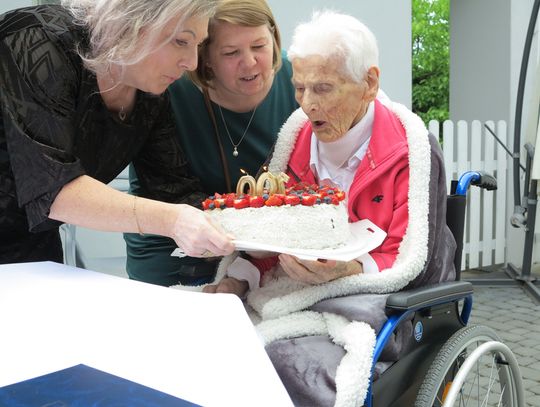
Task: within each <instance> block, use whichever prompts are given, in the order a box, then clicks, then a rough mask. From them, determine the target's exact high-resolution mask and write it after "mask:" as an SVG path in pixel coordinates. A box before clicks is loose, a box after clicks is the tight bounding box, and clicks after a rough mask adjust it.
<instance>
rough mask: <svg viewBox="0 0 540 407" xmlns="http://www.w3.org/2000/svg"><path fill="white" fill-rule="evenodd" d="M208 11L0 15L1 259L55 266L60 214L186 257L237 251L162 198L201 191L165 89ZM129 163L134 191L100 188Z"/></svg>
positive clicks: (165, 7)
mask: <svg viewBox="0 0 540 407" xmlns="http://www.w3.org/2000/svg"><path fill="white" fill-rule="evenodd" d="M214 11H215V1H212V0H131V1H123V0H106V1H102V0H95V1H92V0H69V1H64V2H63V4H62V5H44V6H36V7H27V8H23V9H18V10H13V11H10V12H7V13H5V14H3V15H0V88H1V89H2V92H1V93H0V112H1V115H0V208H1V210H0V263H12V262H23V261H43V260H52V261H58V262H61V261H62V247H61V241H60V236H59V232H58V227H59V225H60V224H61V223H63V222H68V223H72V224H75V225H81V226H85V227H89V228H94V229H100V230H106V231H125V232H138V233H155V234H160V235H164V236H168V237H170V238H171V239H174V241H175V244H177V245H178V246H180V247H182V249H183V250H184V251H185V252H186V253H188V254H190V255H194V256H197V255H202V254H203V253H205V252H206V251H211V252H213V253H216V254H225V253H228V252H231V251H232V250H233V245H232V243H231V241H230V239H229V237H227V236H226V235H225V234H223V233H222V231H221V230H219V228H216V227H214V226H213V225H212V224H211V223H210V222H209V221H208V219H207V217H206V216H205V215H204V213H203V212H201V211H199V210H196V209H195V208H193V207H192V206H190V205H186V204H173V203H166V202H182V203H190V202H196V201H198V200H199V199H200V194H197V191H198V190H199V186H198V183H197V181H196V179H194V178H193V177H191V176H189V175H188V174H189V173H188V169H187V166H186V161H185V158H184V155H183V152H182V150H181V148H180V146H179V144H178V140H177V139H176V138H175V137H174V123H173V120H172V117H171V115H170V102H169V96H168V92H167V87H168V86H169V85H170V84H171V83H172V82H174V81H175V80H177V79H178V78H179V77H180V76H182V74H183V73H184V72H185V71H190V70H194V69H195V68H196V66H197V58H198V56H197V50H198V46H199V44H200V43H201V42H202V41H203V40H204V39H205V38H206V35H207V27H208V18H209V17H211V16H212V14H213V12H214ZM131 161H133V162H134V166H135V168H137V170H138V172H140V173H141V174H142V176H141V179H140V181H141V184H142V185H144V187H145V193H144V194H142V195H141V196H140V197H139V198H137V197H134V196H131V195H127V194H124V193H121V192H118V191H116V190H114V189H112V188H110V187H108V186H107V185H106V184H107V183H108V182H110V181H111V180H113V179H114V178H115V177H116V175H118V174H119V173H120V172H121V171H122V169H123V168H125V167H126V165H127V164H128V163H129V162H131ZM150 166H151V167H152V168H153V171H152V172H151V173H152V174H158V175H154V176H150V175H148V176H146V175H145V174H147V173H148V174H150V172H147V171H145V169H146V168H147V167H150ZM158 180H159V182H157V181H158ZM163 185H166V187H163ZM150 198H151V199H150ZM162 201H165V202H162Z"/></svg>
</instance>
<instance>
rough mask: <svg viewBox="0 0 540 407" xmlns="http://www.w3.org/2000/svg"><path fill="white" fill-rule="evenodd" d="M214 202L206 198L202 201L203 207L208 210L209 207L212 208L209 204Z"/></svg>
mask: <svg viewBox="0 0 540 407" xmlns="http://www.w3.org/2000/svg"><path fill="white" fill-rule="evenodd" d="M212 202H214V201H213V200H212V199H205V200H204V201H203V202H202V207H203V209H204V210H207V209H210V208H209V206H210V204H211V203H212Z"/></svg>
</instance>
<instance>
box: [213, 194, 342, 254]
mask: <svg viewBox="0 0 540 407" xmlns="http://www.w3.org/2000/svg"><path fill="white" fill-rule="evenodd" d="M209 213H210V215H211V216H212V217H213V218H214V219H216V220H217V221H218V222H219V223H220V224H221V226H222V227H223V228H224V229H225V230H226V231H227V232H230V233H232V234H233V235H234V237H235V238H236V239H238V240H246V241H250V242H256V243H265V244H270V245H275V246H280V247H289V248H295V249H333V248H337V247H340V246H343V245H345V244H346V243H347V242H348V241H349V240H350V232H349V224H348V215H347V209H346V207H345V205H344V204H343V203H340V204H339V205H333V204H319V205H313V206H304V205H295V206H290V205H283V206H263V207H262V208H244V209H235V208H226V209H223V210H220V209H215V210H212V211H209Z"/></svg>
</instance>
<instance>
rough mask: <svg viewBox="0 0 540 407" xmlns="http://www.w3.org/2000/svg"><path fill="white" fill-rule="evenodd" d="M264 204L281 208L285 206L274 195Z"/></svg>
mask: <svg viewBox="0 0 540 407" xmlns="http://www.w3.org/2000/svg"><path fill="white" fill-rule="evenodd" d="M264 204H265V205H266V206H281V205H283V201H282V200H281V199H280V198H279V197H277V196H276V195H272V196H271V197H270V198H268V199H267V200H266V202H265V203H264Z"/></svg>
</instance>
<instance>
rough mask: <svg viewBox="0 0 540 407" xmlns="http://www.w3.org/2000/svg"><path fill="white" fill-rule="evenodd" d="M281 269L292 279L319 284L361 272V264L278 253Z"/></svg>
mask: <svg viewBox="0 0 540 407" xmlns="http://www.w3.org/2000/svg"><path fill="white" fill-rule="evenodd" d="M279 262H280V264H281V267H282V268H283V271H285V273H287V275H288V276H289V277H291V278H292V279H294V280H298V281H301V282H304V283H309V284H321V283H326V282H328V281H332V280H335V279H337V278H341V277H346V276H350V275H353V274H359V273H362V271H363V269H362V264H361V263H359V262H357V261H355V260H353V261H348V262H345V261H336V260H317V261H310V260H300V259H299V258H297V257H294V256H290V255H288V254H280V255H279Z"/></svg>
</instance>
